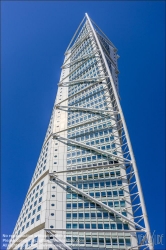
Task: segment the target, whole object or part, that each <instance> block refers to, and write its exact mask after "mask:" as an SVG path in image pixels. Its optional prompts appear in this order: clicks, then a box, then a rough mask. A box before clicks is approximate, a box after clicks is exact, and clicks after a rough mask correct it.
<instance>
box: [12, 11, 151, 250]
mask: <svg viewBox="0 0 166 250" xmlns="http://www.w3.org/2000/svg"><path fill="white" fill-rule="evenodd" d="M59 39H60V38H59ZM117 59H118V55H117V49H116V47H115V46H114V45H113V43H112V42H111V41H110V40H109V39H108V38H107V37H106V36H105V34H104V33H103V32H102V31H101V30H100V29H99V27H98V26H97V25H96V24H95V23H94V22H93V21H92V20H91V19H90V18H89V17H88V15H87V14H86V15H85V17H84V19H83V21H82V22H81V24H80V25H79V27H78V29H77V31H76V33H75V35H74V37H73V38H72V40H71V43H70V44H69V46H68V48H67V51H66V52H65V59H64V64H63V65H62V71H61V76H60V81H59V84H58V91H57V96H56V100H55V105H54V107H53V111H52V116H51V119H50V123H49V126H48V130H47V133H46V137H45V139H44V143H43V146H42V149H41V153H40V156H39V159H38V162H37V165H36V169H35V171H34V175H33V177H32V181H31V183H30V187H29V190H28V193H27V195H26V198H25V201H24V204H23V207H22V209H21V212H20V215H19V218H18V221H17V223H16V226H15V229H14V232H13V239H12V240H11V242H10V244H9V246H8V249H17V250H21V249H33V250H37V249H38V250H39V249H49V250H53V249H73V250H83V249H89V250H90V249H94V250H97V249H123V250H125V249H138V244H140V243H141V242H139V240H138V234H139V233H141V234H144V235H145V234H146V233H147V234H149V224H148V220H147V215H146V208H145V204H144V199H143V194H142V190H141V185H140V181H139V176H138V172H137V167H136V163H135V159H134V155H133V151H132V147H131V143H130V139H129V135H128V131H127V127H126V123H125V120H124V116H123V113H122V109H121V106H120V102H119V87H118V73H119V71H118V64H117ZM141 244H142V245H143V248H145V247H147V248H146V249H153V248H152V246H151V245H150V244H149V242H148V241H147V240H146V239H145V241H143V242H142V243H141ZM143 248H141V247H140V248H139V249H143Z"/></svg>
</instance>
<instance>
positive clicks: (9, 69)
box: [1, 1, 165, 249]
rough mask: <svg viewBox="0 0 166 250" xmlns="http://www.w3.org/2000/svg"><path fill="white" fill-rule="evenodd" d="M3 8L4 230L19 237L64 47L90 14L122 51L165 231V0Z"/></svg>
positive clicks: (130, 112)
mask: <svg viewBox="0 0 166 250" xmlns="http://www.w3.org/2000/svg"><path fill="white" fill-rule="evenodd" d="M1 5H2V10H1V11H2V21H1V27H2V39H1V43H2V44H1V45H2V233H5V234H11V233H12V231H13V228H14V226H15V223H16V220H17V218H18V215H19V212H20V210H21V207H22V204H23V202H24V198H25V195H26V192H27V190H28V187H29V184H30V181H31V177H32V174H33V171H34V169H35V165H36V162H37V159H38V156H39V153H40V149H41V146H42V143H43V140H44V136H45V133H46V129H47V125H48V122H49V119H50V115H51V111H52V107H53V103H54V98H55V95H56V91H57V83H58V81H59V76H60V67H61V65H62V63H63V58H64V52H65V50H66V47H67V45H68V43H69V41H70V39H71V38H72V36H73V34H74V32H75V30H76V28H77V26H78V25H79V23H80V22H81V20H82V18H83V16H84V13H85V12H87V13H88V14H89V16H90V17H91V18H92V19H93V20H94V21H95V22H96V23H97V24H98V26H99V27H100V28H101V29H102V30H103V31H104V32H105V33H106V35H107V36H108V37H109V38H110V40H111V41H112V42H113V43H114V44H115V46H116V47H117V48H118V52H119V55H120V59H119V70H120V75H119V83H120V96H121V104H122V108H123V110H124V115H125V117H126V122H127V125H128V129H129V133H130V137H131V141H132V145H133V149H134V152H135V157H136V160H137V165H138V169H139V174H140V179H141V183H142V187H143V192H144V196H145V201H146V206H147V211H148V215H149V222H150V226H151V229H152V231H154V230H156V234H164V233H165V232H164V221H165V219H164V199H165V194H164V192H165V191H164V190H165V184H164V182H165V181H164V178H165V168H164V167H165V166H164V165H165V164H164V139H165V135H164V116H165V110H164V106H165V105H164V93H165V90H164V88H165V87H164V82H165V79H164V70H165V62H164V56H165V48H164V43H165V40H164V39H165V35H164V32H165V27H164V19H165V13H164V10H165V3H164V2H158V1H151V2H150V1H144V2H137V1H133V2H132V1H129V2H127V1H125V2H123V1H117V2H116V1H115V2H113V1H110V2H109V1H108V2H104V1H99V2H97V1H96V2H67V1H66V2H53V1H50V2H47V1H44V2H40V1H36V2H33V1H31V2H28V1H22V2H20V1H17V2H12V1H11V2H6V1H4V2H2V3H1ZM157 210H159V211H157ZM155 249H165V247H164V246H156V248H155Z"/></svg>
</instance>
